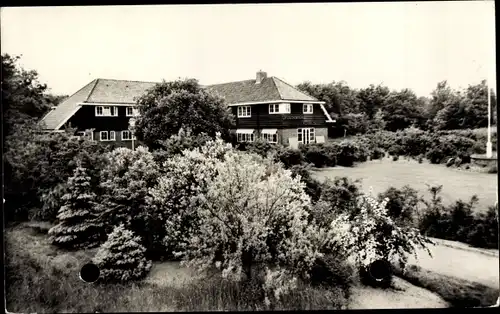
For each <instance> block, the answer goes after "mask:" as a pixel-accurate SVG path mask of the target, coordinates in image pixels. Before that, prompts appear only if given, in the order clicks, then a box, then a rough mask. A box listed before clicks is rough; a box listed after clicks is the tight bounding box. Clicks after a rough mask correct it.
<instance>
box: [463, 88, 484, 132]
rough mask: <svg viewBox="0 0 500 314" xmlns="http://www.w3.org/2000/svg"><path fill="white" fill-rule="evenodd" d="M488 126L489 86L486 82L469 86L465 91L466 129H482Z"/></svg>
mask: <svg viewBox="0 0 500 314" xmlns="http://www.w3.org/2000/svg"><path fill="white" fill-rule="evenodd" d="M486 126H488V86H487V85H486V80H483V81H481V83H479V84H476V85H469V87H467V89H466V91H465V116H464V127H467V128H481V127H486Z"/></svg>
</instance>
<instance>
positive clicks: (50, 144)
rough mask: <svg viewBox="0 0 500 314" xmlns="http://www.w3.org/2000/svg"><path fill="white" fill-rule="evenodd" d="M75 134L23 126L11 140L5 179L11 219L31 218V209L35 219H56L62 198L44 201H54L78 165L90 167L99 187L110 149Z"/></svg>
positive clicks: (8, 142) (95, 184)
mask: <svg viewBox="0 0 500 314" xmlns="http://www.w3.org/2000/svg"><path fill="white" fill-rule="evenodd" d="M71 135H72V134H71V132H61V133H45V132H42V131H41V129H40V127H39V126H37V125H36V124H35V125H33V124H22V125H19V126H17V127H16V130H15V132H14V133H13V134H12V135H10V136H9V137H8V139H7V143H6V145H7V152H6V154H5V155H4V162H5V174H4V177H5V195H6V196H5V198H6V200H7V201H6V213H7V217H9V218H8V219H9V220H10V219H21V220H22V219H27V218H29V217H28V215H27V211H28V209H29V210H30V211H32V212H31V214H32V215H33V216H34V218H38V219H44V220H48V221H52V220H54V219H55V218H56V217H55V213H57V210H59V207H61V205H62V204H61V202H60V201H59V200H60V198H59V200H58V199H56V198H53V199H52V201H51V202H45V203H44V204H42V198H43V199H44V200H45V199H46V198H47V197H49V198H50V197H51V196H50V195H49V194H53V192H54V191H53V190H54V189H58V186H59V185H61V184H63V185H64V184H65V183H66V181H67V179H68V178H69V177H70V176H71V175H72V174H73V171H74V169H75V168H76V165H77V163H78V162H81V164H82V166H83V167H85V168H87V171H88V174H89V176H90V177H91V185H92V187H96V186H97V185H98V182H99V171H100V168H101V165H102V159H103V158H102V157H103V154H104V153H105V152H107V151H108V150H109V147H107V146H106V145H103V144H102V143H100V142H95V141H90V140H88V139H75V138H72V137H71ZM94 191H97V190H95V189H94ZM56 193H57V194H58V195H59V196H61V193H58V192H56ZM98 194H99V193H98ZM44 195H45V196H44ZM23 208H24V209H26V213H25V212H24V211H23V213H24V214H22V215H21V214H20V213H19V215H18V214H14V215H11V211H14V210H16V211H17V210H19V209H23Z"/></svg>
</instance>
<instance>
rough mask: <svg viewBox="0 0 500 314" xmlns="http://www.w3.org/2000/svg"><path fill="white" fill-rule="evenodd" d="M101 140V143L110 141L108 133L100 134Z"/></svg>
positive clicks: (102, 132)
mask: <svg viewBox="0 0 500 314" xmlns="http://www.w3.org/2000/svg"><path fill="white" fill-rule="evenodd" d="M100 139H101V141H109V138H108V131H101V132H100Z"/></svg>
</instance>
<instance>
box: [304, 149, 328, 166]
mask: <svg viewBox="0 0 500 314" xmlns="http://www.w3.org/2000/svg"><path fill="white" fill-rule="evenodd" d="M304 150H305V152H304V156H305V159H306V161H307V162H309V163H312V164H313V165H314V166H315V167H317V168H321V167H324V166H325V165H326V164H327V163H328V156H327V153H326V151H325V148H324V147H323V145H321V144H310V145H307V146H305V149H304Z"/></svg>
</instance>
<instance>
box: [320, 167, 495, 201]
mask: <svg viewBox="0 0 500 314" xmlns="http://www.w3.org/2000/svg"><path fill="white" fill-rule="evenodd" d="M313 176H314V177H316V178H317V179H319V180H325V179H326V178H331V179H333V178H334V177H336V176H340V177H342V176H346V177H349V178H351V179H361V180H362V181H361V184H362V189H363V190H364V191H365V192H368V191H369V189H370V187H372V188H373V192H374V193H375V194H376V195H377V194H378V193H381V192H384V191H385V190H386V189H387V188H389V187H391V186H393V187H396V188H401V187H403V186H404V185H406V184H408V185H410V186H411V187H412V188H414V189H416V190H418V191H419V193H420V194H421V195H423V196H424V197H426V198H427V199H429V198H430V193H428V191H427V186H426V184H429V185H443V189H442V192H441V197H442V198H443V203H444V204H445V205H448V204H450V203H452V202H454V201H456V200H458V199H462V200H469V199H470V197H471V196H472V195H473V194H476V195H477V196H478V197H479V202H478V204H477V206H476V210H477V211H486V210H487V208H488V206H492V205H495V202H496V201H497V186H498V179H497V174H487V173H476V172H470V171H464V170H458V169H453V168H447V167H445V166H444V165H433V164H430V163H426V162H424V163H422V164H419V163H418V162H417V161H414V160H405V159H402V158H401V159H400V160H398V161H392V160H391V159H388V158H383V159H381V160H373V161H368V162H364V163H360V164H357V165H355V166H354V167H352V168H348V167H333V168H323V169H314V170H313Z"/></svg>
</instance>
